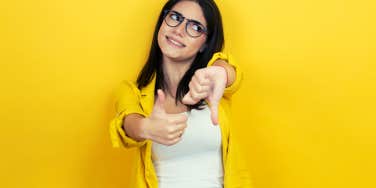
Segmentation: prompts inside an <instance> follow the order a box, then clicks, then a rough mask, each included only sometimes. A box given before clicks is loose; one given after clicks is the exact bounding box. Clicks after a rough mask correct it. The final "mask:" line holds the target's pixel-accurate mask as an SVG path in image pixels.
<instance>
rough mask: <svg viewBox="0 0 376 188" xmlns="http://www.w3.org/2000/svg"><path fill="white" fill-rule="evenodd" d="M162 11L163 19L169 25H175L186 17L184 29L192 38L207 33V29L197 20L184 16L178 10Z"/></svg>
mask: <svg viewBox="0 0 376 188" xmlns="http://www.w3.org/2000/svg"><path fill="white" fill-rule="evenodd" d="M163 13H164V21H165V22H166V24H167V25H168V26H170V27H177V26H179V25H180V24H181V23H183V22H184V20H185V19H186V20H187V23H186V25H185V31H186V32H187V34H188V35H189V36H191V37H193V38H197V37H200V36H201V35H202V34H207V33H208V31H207V29H206V28H205V27H204V26H203V25H202V24H201V23H200V22H199V21H196V20H192V19H188V18H185V17H184V16H183V15H182V14H181V13H179V12H176V11H173V10H164V11H163Z"/></svg>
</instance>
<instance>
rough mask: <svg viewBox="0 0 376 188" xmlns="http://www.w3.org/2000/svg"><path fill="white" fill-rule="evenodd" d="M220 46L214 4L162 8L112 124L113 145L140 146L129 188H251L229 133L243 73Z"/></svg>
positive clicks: (192, 1)
mask: <svg viewBox="0 0 376 188" xmlns="http://www.w3.org/2000/svg"><path fill="white" fill-rule="evenodd" d="M223 43H224V38H223V28H222V19H221V15H220V12H219V10H218V8H217V6H216V4H215V3H214V1H212V0H169V1H168V2H167V3H166V4H165V6H164V7H163V9H162V12H161V13H160V16H159V19H158V22H157V25H156V28H155V32H154V37H153V41H152V45H151V50H150V53H149V58H148V60H147V62H146V64H145V66H144V67H143V69H142V71H141V72H140V73H139V76H138V79H137V83H133V82H128V81H125V82H123V83H122V85H121V87H120V89H119V92H118V95H117V99H116V110H117V116H116V117H115V118H114V120H113V121H112V122H111V125H110V134H111V141H112V143H113V146H115V147H119V146H120V145H122V146H124V147H127V148H128V147H136V148H137V149H136V153H137V156H136V164H135V167H134V169H133V170H134V172H133V175H134V177H131V178H130V179H131V180H132V185H131V186H130V187H132V188H157V187H159V188H209V187H210V188H220V187H225V188H230V187H251V185H250V179H249V178H250V177H249V175H248V173H247V170H246V166H245V165H244V164H243V163H244V160H242V159H241V158H240V157H241V152H240V150H238V149H237V145H238V144H236V143H235V142H234V137H232V136H231V133H230V123H231V122H230V118H229V117H230V109H229V105H230V99H231V95H232V94H233V93H234V92H235V91H236V90H237V88H238V86H239V84H240V81H241V73H240V71H239V69H238V67H237V65H236V64H234V62H233V61H232V60H231V59H229V58H228V56H226V55H225V54H223V53H221V50H222V47H223ZM213 125H219V126H213Z"/></svg>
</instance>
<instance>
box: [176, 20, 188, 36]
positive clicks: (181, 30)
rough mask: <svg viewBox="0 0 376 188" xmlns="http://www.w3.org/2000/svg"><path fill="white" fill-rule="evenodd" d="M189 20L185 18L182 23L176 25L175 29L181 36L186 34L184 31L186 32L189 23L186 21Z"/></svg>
mask: <svg viewBox="0 0 376 188" xmlns="http://www.w3.org/2000/svg"><path fill="white" fill-rule="evenodd" d="M186 21H187V20H183V22H182V23H180V24H179V25H178V26H176V27H175V29H174V33H175V34H177V35H179V36H184V33H185V27H186V26H185V25H186V24H187V23H186Z"/></svg>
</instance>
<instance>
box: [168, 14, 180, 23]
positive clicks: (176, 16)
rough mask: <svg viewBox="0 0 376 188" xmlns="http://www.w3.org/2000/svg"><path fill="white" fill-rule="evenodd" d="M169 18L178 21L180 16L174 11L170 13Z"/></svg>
mask: <svg viewBox="0 0 376 188" xmlns="http://www.w3.org/2000/svg"><path fill="white" fill-rule="evenodd" d="M170 18H171V19H172V20H174V21H178V22H180V20H181V16H180V15H179V14H176V13H171V15H170Z"/></svg>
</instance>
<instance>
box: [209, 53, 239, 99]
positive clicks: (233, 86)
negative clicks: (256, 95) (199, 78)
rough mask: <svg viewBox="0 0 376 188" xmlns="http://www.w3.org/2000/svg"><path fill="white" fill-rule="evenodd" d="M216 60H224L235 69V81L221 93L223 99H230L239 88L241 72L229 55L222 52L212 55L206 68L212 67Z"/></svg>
mask: <svg viewBox="0 0 376 188" xmlns="http://www.w3.org/2000/svg"><path fill="white" fill-rule="evenodd" d="M217 59H222V60H225V61H226V62H227V63H228V64H230V65H231V66H232V67H234V69H235V74H236V75H235V77H236V78H235V81H234V83H232V84H231V85H230V86H228V87H226V88H225V91H224V93H223V97H225V98H230V97H231V96H232V95H233V94H234V93H235V92H236V91H237V90H238V89H239V86H240V84H241V82H242V80H243V72H242V71H241V70H240V67H239V65H238V64H237V63H236V61H234V59H233V58H232V56H231V55H228V54H225V53H223V52H217V53H215V54H214V55H213V57H212V58H211V59H210V61H209V63H208V65H207V66H212V65H213V63H214V62H215V61H216V60H217Z"/></svg>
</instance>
